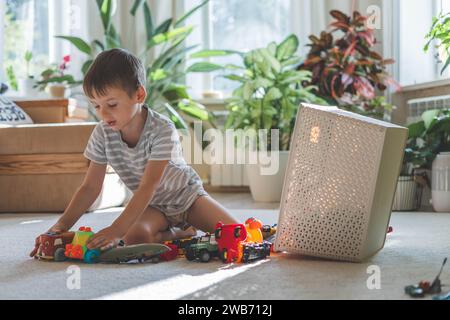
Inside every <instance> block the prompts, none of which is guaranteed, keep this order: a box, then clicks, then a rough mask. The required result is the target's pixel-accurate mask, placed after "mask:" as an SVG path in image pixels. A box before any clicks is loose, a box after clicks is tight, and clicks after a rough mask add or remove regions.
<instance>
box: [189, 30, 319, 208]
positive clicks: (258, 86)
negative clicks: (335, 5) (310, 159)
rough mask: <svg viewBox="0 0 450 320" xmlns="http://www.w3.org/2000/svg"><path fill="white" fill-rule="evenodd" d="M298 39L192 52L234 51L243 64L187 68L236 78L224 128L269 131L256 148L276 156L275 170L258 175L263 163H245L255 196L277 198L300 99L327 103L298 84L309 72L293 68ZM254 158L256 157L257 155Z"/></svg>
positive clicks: (307, 78)
mask: <svg viewBox="0 0 450 320" xmlns="http://www.w3.org/2000/svg"><path fill="white" fill-rule="evenodd" d="M298 44H299V42H298V39H297V37H296V36H295V35H293V34H291V35H289V36H288V37H287V38H286V39H285V40H284V41H282V42H281V43H279V44H277V43H275V42H271V43H270V44H269V45H268V46H267V47H265V48H260V49H255V50H251V51H249V52H247V53H238V52H226V51H221V50H204V51H201V52H198V53H196V54H194V55H193V56H194V57H204V56H207V55H209V56H223V55H227V54H238V55H239V56H241V58H242V66H236V65H219V64H212V63H209V62H198V63H196V64H194V65H192V66H190V67H189V68H188V69H190V70H195V71H199V72H203V71H205V70H207V71H211V70H220V69H222V70H224V71H225V70H226V71H227V74H224V75H223V77H225V78H227V79H230V80H232V81H237V82H239V87H238V88H237V89H235V90H234V91H233V93H232V97H231V98H229V99H227V100H226V101H227V109H228V110H229V115H228V118H227V121H226V124H225V127H226V128H233V129H235V130H238V129H243V130H248V129H253V130H256V131H258V130H260V129H265V130H269V131H268V133H269V134H268V136H267V137H266V139H267V150H266V149H265V148H264V143H263V141H261V140H259V139H258V140H257V143H256V146H257V147H258V150H259V152H266V151H269V154H270V155H271V156H272V155H275V159H276V160H278V159H279V170H278V172H277V174H273V175H264V174H261V171H262V170H261V167H263V164H261V163H257V164H247V174H248V179H249V185H250V191H251V193H252V196H253V198H254V199H255V200H256V201H264V202H270V201H280V199H281V190H282V186H283V180H284V174H285V170H286V165H287V160H288V150H289V144H290V140H291V135H292V131H293V128H294V125H295V115H296V113H297V110H298V106H299V104H300V102H308V103H316V104H325V103H326V101H324V100H323V99H320V98H319V97H317V96H316V95H315V94H313V93H312V90H313V89H314V87H312V86H308V87H304V86H303V85H302V83H304V82H308V81H310V80H311V72H310V71H306V70H295V67H296V65H297V64H298V62H299V61H300V58H299V57H298V56H297V55H296V51H297V49H298ZM230 71H231V72H230ZM273 129H275V130H278V131H277V132H278V133H279V136H278V140H276V141H272V140H271V135H270V130H273ZM250 152H252V150H250ZM255 152H256V150H255ZM277 156H279V157H277ZM255 158H257V159H261V154H258V156H257V157H255ZM272 159H273V158H272Z"/></svg>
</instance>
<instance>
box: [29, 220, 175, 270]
mask: <svg viewBox="0 0 450 320" xmlns="http://www.w3.org/2000/svg"><path fill="white" fill-rule="evenodd" d="M93 235H94V232H92V229H91V228H90V227H80V228H79V229H78V231H75V232H73V231H69V232H64V233H52V232H47V233H44V234H41V235H40V236H39V242H38V243H37V244H36V246H35V248H34V250H33V251H32V252H31V253H30V255H31V256H32V257H34V258H36V259H39V260H44V261H57V262H60V261H66V260H68V259H76V260H82V261H84V262H86V263H97V262H103V263H121V262H129V261H131V260H138V261H139V262H143V261H146V260H151V261H152V262H158V261H159V259H160V256H161V255H162V254H164V253H166V252H168V251H170V248H169V247H167V246H166V245H163V244H160V243H146V244H138V245H132V246H123V245H122V246H120V245H119V246H118V247H116V248H113V249H110V250H107V251H105V252H101V251H100V250H99V249H92V250H90V249H88V248H87V242H88V240H89V239H90V238H91V237H92V236H93Z"/></svg>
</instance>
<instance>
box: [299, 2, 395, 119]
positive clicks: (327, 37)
mask: <svg viewBox="0 0 450 320" xmlns="http://www.w3.org/2000/svg"><path fill="white" fill-rule="evenodd" d="M330 15H331V16H332V17H333V18H334V19H335V20H334V21H333V22H332V23H331V25H330V26H331V27H332V28H333V29H332V30H331V31H330V32H327V31H322V32H321V34H320V37H317V36H315V35H311V36H310V37H309V39H310V40H311V43H310V44H308V46H309V47H311V50H310V52H309V53H308V55H307V58H306V60H305V61H304V62H303V63H302V64H301V65H300V66H299V69H300V70H309V71H311V72H312V78H311V81H308V82H307V84H309V85H315V86H317V88H318V90H317V94H318V95H319V96H320V97H322V98H323V99H325V100H327V101H328V103H329V104H331V105H337V106H339V107H341V108H343V109H347V110H349V111H353V112H357V113H360V114H363V115H366V116H370V117H374V118H380V119H383V118H384V116H385V111H391V110H392V108H393V106H392V105H390V104H389V103H387V102H386V101H384V97H383V96H382V95H381V96H377V91H378V92H383V91H384V90H385V89H386V88H387V87H388V86H390V85H393V86H395V87H396V88H399V86H398V84H396V82H395V81H394V80H393V79H392V78H391V77H390V76H389V74H388V73H387V71H386V66H387V65H389V64H392V63H394V60H392V59H384V58H383V57H382V56H381V55H380V54H379V53H377V52H376V51H374V50H373V47H374V46H375V44H376V38H375V35H374V30H373V29H370V28H368V27H367V23H366V21H367V19H368V17H365V16H362V15H361V14H360V13H359V12H357V11H355V12H353V15H352V17H349V16H347V15H345V14H344V13H342V12H340V11H337V10H332V11H331V12H330ZM336 33H337V36H336ZM335 37H336V38H335Z"/></svg>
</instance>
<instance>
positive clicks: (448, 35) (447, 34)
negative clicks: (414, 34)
mask: <svg viewBox="0 0 450 320" xmlns="http://www.w3.org/2000/svg"><path fill="white" fill-rule="evenodd" d="M449 18H450V12H448V13H442V12H441V13H439V15H438V16H437V17H433V20H432V24H431V27H430V30H429V31H428V33H427V34H426V35H425V39H426V40H427V42H426V44H425V46H424V48H423V50H424V51H425V52H428V50H429V49H430V46H431V45H432V44H433V42H434V44H435V47H436V48H437V49H438V50H439V53H438V54H437V55H436V57H437V58H438V61H439V62H443V63H444V65H443V66H442V68H441V75H442V73H443V72H444V71H445V69H447V67H448V66H449V64H450V54H449V53H450V52H449V50H450V19H449Z"/></svg>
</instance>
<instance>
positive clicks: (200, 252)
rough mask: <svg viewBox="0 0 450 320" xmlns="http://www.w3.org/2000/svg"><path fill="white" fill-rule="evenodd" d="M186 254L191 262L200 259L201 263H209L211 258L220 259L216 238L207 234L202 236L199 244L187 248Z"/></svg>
mask: <svg viewBox="0 0 450 320" xmlns="http://www.w3.org/2000/svg"><path fill="white" fill-rule="evenodd" d="M185 252H186V259H188V260H189V261H193V260H197V259H198V260H200V261H201V262H209V261H210V260H211V258H213V257H218V254H219V248H218V246H217V242H216V238H215V236H214V235H211V234H209V233H207V234H205V235H204V236H201V237H200V238H199V239H198V242H197V243H193V244H191V245H189V246H187V248H186V251H185Z"/></svg>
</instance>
